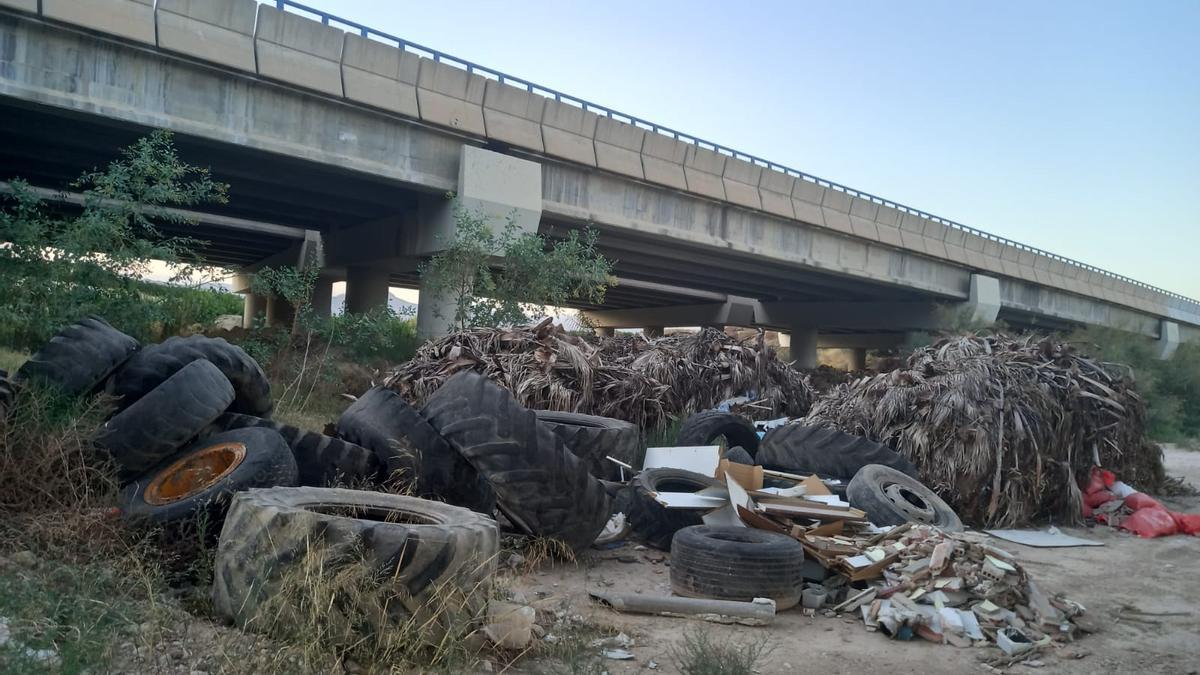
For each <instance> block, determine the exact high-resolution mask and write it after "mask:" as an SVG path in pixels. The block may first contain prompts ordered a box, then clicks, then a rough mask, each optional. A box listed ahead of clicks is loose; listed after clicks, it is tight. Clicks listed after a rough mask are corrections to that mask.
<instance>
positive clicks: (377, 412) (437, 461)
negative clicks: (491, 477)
mask: <svg viewBox="0 0 1200 675" xmlns="http://www.w3.org/2000/svg"><path fill="white" fill-rule="evenodd" d="M337 435H338V437H339V438H342V439H344V440H347V441H350V442H351V443H355V444H357V445H361V446H362V447H364V448H367V449H368V450H370V451H372V452H374V453H375V456H376V458H378V460H379V463H380V466H381V467H383V471H384V475H385V476H386V477H388V478H389V479H397V478H398V479H399V480H401V481H412V480H413V479H414V478H415V480H416V488H417V492H418V494H419V495H420V496H422V497H428V498H433V499H440V500H441V501H445V502H447V503H450V504H455V505H457V506H465V507H467V508H469V509H471V510H472V511H478V512H480V513H486V514H491V513H492V511H493V510H494V509H495V508H496V494H495V492H493V491H492V487H491V486H490V485H488V482H487V481H486V480H484V479H483V477H482V476H480V475H479V472H478V471H476V470H475V469H474V467H472V466H471V465H470V464H469V463H468V462H467V460H465V459H463V457H462V455H460V454H458V451H457V450H455V449H454V448H452V447H450V444H449V443H448V442H446V439H444V438H442V436H441V434H439V433H438V432H437V431H435V430H434V428H433V427H432V426H430V425H429V422H426V421H425V418H424V417H422V416H421V413H419V412H417V410H416V409H415V408H413V407H412V406H410V405H409V404H408V403H407V402H406V401H405V400H404V399H403V398H401V397H400V395H399V394H397V393H396V392H394V391H392V390H390V389H385V388H383V387H374V388H372V389H370V390H368V391H367V393H365V394H363V395H362V396H360V397H359V398H358V400H357V401H355V402H354V403H352V404H351V405H350V407H349V408H346V411H345V412H344V413H342V416H341V417H339V418H338V421H337Z"/></svg>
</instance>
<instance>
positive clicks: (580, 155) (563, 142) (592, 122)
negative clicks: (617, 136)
mask: <svg viewBox="0 0 1200 675" xmlns="http://www.w3.org/2000/svg"><path fill="white" fill-rule="evenodd" d="M599 119H600V118H599V116H598V115H596V113H594V112H590V111H587V110H584V109H582V108H580V107H578V106H573V105H568V104H566V103H562V102H560V101H554V100H550V99H547V101H546V107H545V108H544V109H543V110H542V144H543V146H544V147H545V148H546V154H547V155H550V156H552V157H559V158H561V159H566V160H569V161H572V162H579V163H580V164H585V165H587V166H596V145H595V141H594V140H593V139H594V138H595V137H596V122H597V121H598V120H599Z"/></svg>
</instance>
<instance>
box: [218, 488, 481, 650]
mask: <svg viewBox="0 0 1200 675" xmlns="http://www.w3.org/2000/svg"><path fill="white" fill-rule="evenodd" d="M387 518H390V519H391V520H392V521H393V522H385V519H387ZM499 549H500V534H499V531H498V528H497V527H496V522H495V521H494V520H492V519H491V518H488V517H487V516H484V515H481V514H478V513H474V512H472V511H469V510H467V509H464V508H461V507H457V506H451V505H449V504H443V503H440V502H434V501H429V500H424V499H417V498H415V497H402V496H399V495H392V494H386V493H380V492H361V491H357V490H341V489H329V488H324V489H322V488H270V489H260V490H249V491H247V492H240V493H238V494H237V495H236V496H235V497H234V499H233V504H232V506H230V508H229V512H228V515H227V516H226V518H225V526H224V528H223V529H222V530H221V543H220V545H219V546H218V548H217V555H216V560H215V568H214V575H213V588H212V599H213V606H214V609H215V610H216V613H217V614H218V615H220V616H223V617H225V618H227V619H229V620H231V621H233V622H234V623H236V624H238V625H240V626H242V627H244V628H248V629H252V630H261V631H265V632H269V631H270V630H271V628H272V626H271V625H270V623H269V622H270V621H273V620H276V619H278V620H281V621H287V620H288V616H289V615H288V610H289V609H290V608H291V607H290V605H289V604H288V596H289V593H290V594H291V595H293V596H294V595H295V593H296V592H297V587H298V585H297V584H296V581H297V580H296V578H295V577H296V576H298V575H305V574H306V572H308V573H309V574H311V573H312V572H313V571H316V570H319V572H317V574H320V575H321V577H322V578H323V579H325V580H327V582H328V583H330V584H336V583H338V577H345V576H346V575H348V574H349V573H350V572H351V571H352V568H351V567H350V566H351V565H356V564H357V565H362V564H364V563H365V566H366V569H365V570H364V572H365V574H364V576H365V577H366V579H365V581H364V583H365V584H369V585H370V586H371V588H370V589H365V590H366V592H363V590H364V589H363V588H362V587H361V586H354V588H355V589H356V590H358V591H359V592H358V593H356V594H355V595H353V596H352V597H353V601H352V602H351V603H350V604H351V605H352V606H351V607H348V608H347V610H348V612H349V613H351V614H354V615H356V616H357V617H358V618H359V619H360V620H361V619H363V618H365V619H366V620H368V621H380V619H379V617H380V616H387V617H389V619H391V620H398V621H403V620H404V619H406V618H407V617H409V616H413V615H414V614H418V615H420V614H419V613H420V612H421V610H422V608H424V607H428V606H429V605H430V604H432V603H435V602H436V603H444V606H441V607H438V608H436V609H437V610H438V612H437V613H436V614H435V615H434V619H433V620H432V622H436V618H437V614H441V613H442V612H454V610H459V608H463V609H462V610H460V611H465V613H466V614H467V615H469V616H468V618H478V617H479V616H480V615H481V614H482V612H483V611H484V609H485V607H486V605H487V601H488V596H489V594H490V593H491V587H492V578H493V577H494V575H495V572H496V559H497V556H498V555H499ZM306 583H319V582H318V581H316V580H313V581H312V582H306ZM289 584H291V586H290V588H289ZM376 585H377V588H378V593H376V592H374V590H375V587H376ZM452 594H457V595H458V598H457V599H456V598H454V596H453V595H452ZM459 600H461V604H460V603H459V602H458V601H459ZM264 603H267V604H264ZM326 611H327V612H329V614H330V616H329V617H328V621H329V625H337V624H338V623H339V622H340V621H345V620H347V619H348V618H349V617H347V616H345V615H342V608H341V603H339V602H335V603H333V604H332V605H330V606H329V607H328V608H327V610H326ZM460 615H461V614H460ZM339 620H340V621H339ZM460 625H462V622H460ZM372 627H373V628H374V629H377V630H378V629H380V628H382V626H379V625H373V626H372Z"/></svg>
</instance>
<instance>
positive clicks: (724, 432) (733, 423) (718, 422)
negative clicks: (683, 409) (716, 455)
mask: <svg viewBox="0 0 1200 675" xmlns="http://www.w3.org/2000/svg"><path fill="white" fill-rule="evenodd" d="M722 438H724V439H725V447H726V448H733V447H741V448H742V449H743V450H745V451H746V452H748V453H750V456H751V457H753V456H754V453H755V452H757V451H758V432H757V431H756V430H755V429H754V424H753V423H752V422H751V421H750V420H748V419H746V418H745V417H742V416H741V415H735V414H733V413H727V412H721V411H720V410H705V411H702V412H698V413H696V414H695V415H692V416H691V417H689V418H687V419H686V420H684V422H683V426H681V427H679V434H678V435H677V436H676V437H675V445H683V446H688V445H717V443H715V442H714V441H717V440H720V439H722Z"/></svg>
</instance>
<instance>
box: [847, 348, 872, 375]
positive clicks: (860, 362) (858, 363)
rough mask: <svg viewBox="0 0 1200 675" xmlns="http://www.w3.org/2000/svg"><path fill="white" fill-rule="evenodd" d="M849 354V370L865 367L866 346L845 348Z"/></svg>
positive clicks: (864, 368)
mask: <svg viewBox="0 0 1200 675" xmlns="http://www.w3.org/2000/svg"><path fill="white" fill-rule="evenodd" d="M846 351H847V352H849V354H850V370H866V369H867V349H866V347H854V348H852V349H848V350H846Z"/></svg>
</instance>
